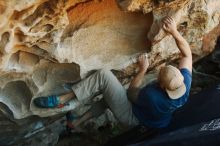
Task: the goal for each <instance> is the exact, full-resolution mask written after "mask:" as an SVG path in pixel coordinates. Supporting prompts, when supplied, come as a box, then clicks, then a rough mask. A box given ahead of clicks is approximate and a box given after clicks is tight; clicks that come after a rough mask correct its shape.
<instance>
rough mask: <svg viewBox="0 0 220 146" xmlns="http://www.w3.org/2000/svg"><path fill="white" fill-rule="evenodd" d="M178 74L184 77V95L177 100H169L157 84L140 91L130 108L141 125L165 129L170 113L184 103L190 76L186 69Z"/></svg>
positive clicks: (187, 93)
mask: <svg viewBox="0 0 220 146" xmlns="http://www.w3.org/2000/svg"><path fill="white" fill-rule="evenodd" d="M180 72H181V73H182V75H183V77H184V84H185V86H186V93H185V94H184V95H183V96H182V97H180V98H178V99H170V98H169V96H168V94H167V93H166V91H164V90H162V89H161V88H160V86H159V84H158V82H152V83H150V84H148V85H146V86H145V87H144V88H142V89H141V90H140V92H139V94H138V99H137V102H136V103H135V104H133V105H132V108H133V113H134V115H135V116H136V117H137V119H138V120H139V122H140V123H141V124H144V125H147V126H150V127H156V128H162V127H166V126H167V125H168V124H169V122H170V120H171V117H172V113H173V112H174V111H175V110H176V109H177V108H179V107H181V106H182V105H184V104H185V103H186V101H187V99H188V96H189V91H190V87H191V81H192V75H191V73H190V71H189V70H188V69H186V68H182V69H180Z"/></svg>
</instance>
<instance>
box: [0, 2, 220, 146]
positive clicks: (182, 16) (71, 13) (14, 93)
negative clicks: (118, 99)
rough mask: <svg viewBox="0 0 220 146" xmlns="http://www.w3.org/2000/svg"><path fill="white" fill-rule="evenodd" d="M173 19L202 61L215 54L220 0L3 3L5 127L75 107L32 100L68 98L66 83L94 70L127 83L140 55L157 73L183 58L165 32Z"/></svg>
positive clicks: (0, 44) (0, 52) (0, 54)
mask: <svg viewBox="0 0 220 146" xmlns="http://www.w3.org/2000/svg"><path fill="white" fill-rule="evenodd" d="M166 15H170V16H172V17H174V19H175V20H176V21H177V23H178V29H179V31H180V32H181V33H182V34H183V36H184V38H186V39H187V41H188V42H189V43H190V46H191V49H192V52H193V59H194V60H195V61H196V60H198V59H200V58H201V57H203V56H205V55H207V54H209V53H210V52H212V50H213V48H214V46H215V44H216V39H217V36H219V34H220V23H219V22H220V1H219V0H120V1H119V0H118V1H114V0H101V1H86V0H80V1H78V0H8V1H6V0H0V20H1V21H0V110H1V112H0V115H1V116H0V117H1V119H0V121H2V122H1V123H3V125H2V124H0V127H4V124H6V123H10V122H8V121H7V120H6V121H7V122H4V120H5V119H9V121H10V120H11V121H15V119H23V118H25V117H29V116H31V115H39V116H41V117H47V116H52V115H56V114H59V113H63V112H65V111H67V110H71V109H76V107H78V106H79V103H77V102H76V101H71V102H70V104H69V105H68V106H66V107H65V108H63V109H39V108H37V107H35V106H34V105H33V104H32V100H33V99H34V98H36V97H38V96H47V95H51V94H62V93H64V92H67V90H66V89H65V88H64V87H63V84H64V83H67V82H71V83H75V82H78V81H79V80H80V79H81V78H84V77H85V76H86V75H87V73H88V72H90V71H92V70H96V69H100V68H109V69H112V70H113V72H114V73H115V75H116V76H117V77H118V78H119V79H120V81H121V82H122V83H123V84H126V83H128V82H129V80H130V78H131V77H132V76H133V75H134V73H135V71H136V65H135V64H134V63H133V60H134V59H133V58H134V57H135V56H137V54H138V53H143V52H148V56H149V59H150V62H151V64H150V70H155V69H157V67H159V66H160V65H161V64H163V63H164V62H167V61H168V62H172V61H173V60H175V59H177V58H178V57H179V51H178V49H177V46H176V44H175V42H174V40H173V38H172V37H171V36H170V35H168V34H166V33H165V32H164V31H163V30H162V29H161V19H162V18H163V17H164V16H166ZM174 63H175V62H174ZM4 118H5V119H4ZM29 120H30V121H32V122H33V121H35V122H36V121H37V120H36V119H33V118H32V117H31V118H30V119H29ZM29 120H28V121H29ZM21 123H23V127H25V124H24V123H25V122H21ZM27 123H31V122H27ZM36 124H37V123H35V124H33V125H36ZM8 125H9V127H8V130H7V129H6V131H7V132H6V131H1V132H4V133H3V135H6V137H1V138H2V139H3V140H4V138H6V139H7V134H8V136H9V137H11V138H13V137H14V135H13V134H14V133H15V131H16V129H17V131H20V130H21V129H20V128H21V127H22V126H20V127H19V128H16V129H14V131H13V127H16V126H15V125H17V124H15V125H14V124H8ZM28 129H29V130H30V131H32V130H33V129H31V128H28V127H27V128H24V130H23V132H22V130H21V133H22V134H25V132H24V131H25V130H26V131H28ZM5 132H6V134H5ZM21 133H19V132H18V133H17V134H18V135H20V136H21V135H22V134H21ZM1 135H2V134H1ZM14 138H16V137H14ZM7 140H8V141H10V139H7ZM6 143H7V142H6ZM6 143H4V144H6Z"/></svg>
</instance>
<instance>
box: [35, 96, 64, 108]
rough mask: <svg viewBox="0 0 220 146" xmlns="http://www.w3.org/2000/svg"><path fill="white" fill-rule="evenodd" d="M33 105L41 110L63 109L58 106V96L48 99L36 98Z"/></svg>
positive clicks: (60, 105)
mask: <svg viewBox="0 0 220 146" xmlns="http://www.w3.org/2000/svg"><path fill="white" fill-rule="evenodd" d="M34 104H35V105H36V106H38V107H41V108H54V107H63V104H60V98H59V96H55V95H52V96H48V97H38V98H36V99H34Z"/></svg>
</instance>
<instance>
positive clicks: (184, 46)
mask: <svg viewBox="0 0 220 146" xmlns="http://www.w3.org/2000/svg"><path fill="white" fill-rule="evenodd" d="M172 35H173V37H174V39H175V41H176V44H177V46H178V48H179V50H180V52H181V53H182V55H183V57H192V53H191V50H190V47H189V44H188V42H187V41H186V40H185V39H184V38H183V37H182V35H181V34H180V33H179V32H178V31H177V30H176V31H174V32H173V33H172Z"/></svg>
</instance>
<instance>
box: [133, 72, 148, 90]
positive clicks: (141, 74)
mask: <svg viewBox="0 0 220 146" xmlns="http://www.w3.org/2000/svg"><path fill="white" fill-rule="evenodd" d="M144 74H145V72H144V71H139V72H138V74H137V75H136V76H135V77H134V78H133V80H132V81H131V83H130V86H129V89H132V88H140V86H141V84H142V81H143V79H144Z"/></svg>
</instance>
